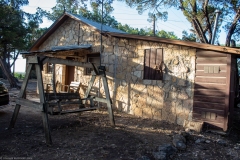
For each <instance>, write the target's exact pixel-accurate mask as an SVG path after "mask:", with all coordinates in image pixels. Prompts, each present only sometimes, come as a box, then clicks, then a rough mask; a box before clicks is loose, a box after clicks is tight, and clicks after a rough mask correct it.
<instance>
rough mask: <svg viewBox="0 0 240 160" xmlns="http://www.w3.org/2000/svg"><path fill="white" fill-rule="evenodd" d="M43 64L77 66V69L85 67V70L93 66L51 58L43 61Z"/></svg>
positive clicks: (86, 63)
mask: <svg viewBox="0 0 240 160" xmlns="http://www.w3.org/2000/svg"><path fill="white" fill-rule="evenodd" d="M45 63H53V64H64V65H68V66H79V67H86V68H93V64H91V63H88V62H78V61H73V60H68V59H61V58H51V57H48V58H46V59H44V60H43V64H45Z"/></svg>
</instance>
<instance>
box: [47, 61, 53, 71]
mask: <svg viewBox="0 0 240 160" xmlns="http://www.w3.org/2000/svg"><path fill="white" fill-rule="evenodd" d="M46 73H47V74H51V73H53V64H52V63H47V68H46Z"/></svg>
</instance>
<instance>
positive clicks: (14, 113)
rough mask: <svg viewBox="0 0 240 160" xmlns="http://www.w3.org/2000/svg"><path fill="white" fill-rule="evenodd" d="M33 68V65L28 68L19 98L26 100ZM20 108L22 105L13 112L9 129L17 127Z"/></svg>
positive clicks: (18, 105)
mask: <svg viewBox="0 0 240 160" xmlns="http://www.w3.org/2000/svg"><path fill="white" fill-rule="evenodd" d="M32 66H33V65H32V64H29V65H28V67H27V71H26V76H25V78H24V80H23V83H22V86H21V90H20V92H19V95H18V98H24V95H25V92H26V88H27V83H28V79H29V76H30V73H31V70H32ZM20 108H21V105H20V104H16V106H15V109H14V112H13V115H12V119H11V122H10V125H9V127H8V129H11V128H14V125H15V122H16V120H17V116H18V113H19V110H20Z"/></svg>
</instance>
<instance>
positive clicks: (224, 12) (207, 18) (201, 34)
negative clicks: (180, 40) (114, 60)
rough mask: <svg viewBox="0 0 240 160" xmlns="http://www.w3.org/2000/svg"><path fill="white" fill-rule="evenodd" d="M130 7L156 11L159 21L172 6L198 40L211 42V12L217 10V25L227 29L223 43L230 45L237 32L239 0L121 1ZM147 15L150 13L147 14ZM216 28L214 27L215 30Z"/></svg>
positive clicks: (212, 21) (238, 27)
mask: <svg viewBox="0 0 240 160" xmlns="http://www.w3.org/2000/svg"><path fill="white" fill-rule="evenodd" d="M122 1H125V2H126V3H127V4H128V5H129V6H130V7H134V8H136V9H137V10H138V12H139V14H141V13H143V12H144V11H148V12H149V13H156V16H157V17H158V18H160V19H162V20H166V19H167V9H168V8H171V7H173V8H176V9H180V10H181V11H182V12H183V15H184V16H185V17H186V19H187V20H188V21H189V22H190V23H191V25H192V28H193V29H192V33H193V34H195V35H196V38H197V39H198V40H199V41H200V42H202V43H211V42H212V34H213V27H214V20H215V17H216V16H215V15H216V14H215V11H216V10H220V11H221V15H220V20H219V22H218V24H217V26H218V28H219V27H220V26H222V25H224V26H223V28H224V30H225V32H227V37H226V43H225V45H226V46H230V40H231V39H232V38H233V39H235V40H238V39H239V34H240V26H239V20H240V1H239V0H160V1H159V0H122ZM150 15H151V14H150ZM219 32H220V30H218V33H219Z"/></svg>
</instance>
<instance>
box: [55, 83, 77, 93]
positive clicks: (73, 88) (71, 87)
mask: <svg viewBox="0 0 240 160" xmlns="http://www.w3.org/2000/svg"><path fill="white" fill-rule="evenodd" d="M80 85H81V83H80V82H74V81H72V82H71V83H70V84H69V85H61V86H60V91H59V92H60V93H79V90H80ZM62 89H63V91H61V90H62ZM65 89H66V90H65Z"/></svg>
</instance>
